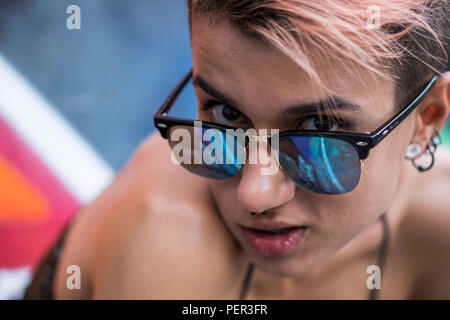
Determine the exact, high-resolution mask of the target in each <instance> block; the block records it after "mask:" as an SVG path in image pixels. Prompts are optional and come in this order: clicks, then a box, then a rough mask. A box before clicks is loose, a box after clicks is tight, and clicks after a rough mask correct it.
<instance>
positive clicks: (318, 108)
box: [279, 96, 363, 117]
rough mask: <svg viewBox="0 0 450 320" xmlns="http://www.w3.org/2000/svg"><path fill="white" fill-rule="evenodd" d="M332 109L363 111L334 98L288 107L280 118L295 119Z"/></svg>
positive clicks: (358, 107)
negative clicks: (295, 117)
mask: <svg viewBox="0 0 450 320" xmlns="http://www.w3.org/2000/svg"><path fill="white" fill-rule="evenodd" d="M330 109H331V111H333V110H339V111H340V110H343V111H344V110H346V111H361V110H362V109H363V107H362V106H360V105H359V104H357V103H354V102H352V101H349V100H347V99H344V98H342V97H337V96H332V97H328V98H326V99H325V100H319V101H315V102H310V103H305V104H299V105H295V106H291V107H288V108H286V109H284V110H282V111H281V112H280V113H279V115H280V117H293V116H301V115H307V114H311V113H315V112H324V111H327V110H330Z"/></svg>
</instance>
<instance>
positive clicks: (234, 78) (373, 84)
mask: <svg viewBox="0 0 450 320" xmlns="http://www.w3.org/2000/svg"><path fill="white" fill-rule="evenodd" d="M191 39H192V53H193V70H194V75H201V77H202V78H203V79H205V80H206V81H207V82H208V83H210V84H212V85H213V86H214V87H215V88H220V91H222V92H226V93H227V94H228V95H230V94H232V95H233V97H234V98H235V99H236V100H239V101H242V106H240V107H244V108H245V107H248V103H250V102H251V105H252V109H253V110H256V111H261V112H262V111H264V112H265V114H267V115H270V113H271V111H274V110H268V109H267V108H268V107H269V106H275V105H277V106H283V105H286V106H287V105H291V104H292V103H294V102H295V103H298V102H299V101H300V100H301V101H302V102H304V103H310V102H314V101H317V100H318V99H323V98H325V96H323V95H324V93H320V92H319V91H318V90H317V85H316V84H315V82H314V81H312V80H311V79H310V78H309V77H308V75H307V74H306V72H304V71H303V70H302V69H301V68H300V67H299V66H298V65H297V64H295V62H294V61H292V60H291V59H290V58H288V57H287V56H286V55H284V54H283V53H282V52H280V51H279V50H276V49H274V48H272V47H270V46H269V45H267V44H266V43H264V42H263V41H262V40H260V39H258V38H253V37H249V36H248V35H245V34H243V33H242V32H240V30H239V29H238V28H236V27H235V26H232V25H230V24H229V23H228V22H227V21H226V20H220V21H215V22H214V24H211V23H210V22H209V21H208V20H206V19H204V18H196V19H193V21H192V33H191ZM313 63H314V64H315V66H316V67H315V70H316V71H317V72H318V73H319V75H320V77H321V79H322V81H324V84H325V85H326V86H327V87H330V88H332V90H333V91H334V92H335V93H337V94H338V95H339V96H341V97H342V98H345V99H347V100H350V101H353V102H355V103H358V104H360V105H362V106H365V107H366V109H367V111H370V113H371V114H372V117H373V119H376V116H377V115H378V116H379V118H380V119H385V118H386V116H387V115H389V114H391V112H392V109H391V108H390V107H393V106H392V105H393V98H394V96H393V94H394V93H393V91H394V90H393V89H394V87H393V84H392V83H391V82H389V81H387V80H383V79H381V78H379V77H377V76H374V75H373V74H371V73H369V72H367V71H364V70H362V69H356V68H355V69H354V70H349V69H346V67H344V66H342V65H341V64H339V63H338V62H337V61H333V60H332V59H329V60H320V59H315V60H313ZM355 70H356V71H357V72H355ZM355 75H357V76H355ZM272 109H273V108H272Z"/></svg>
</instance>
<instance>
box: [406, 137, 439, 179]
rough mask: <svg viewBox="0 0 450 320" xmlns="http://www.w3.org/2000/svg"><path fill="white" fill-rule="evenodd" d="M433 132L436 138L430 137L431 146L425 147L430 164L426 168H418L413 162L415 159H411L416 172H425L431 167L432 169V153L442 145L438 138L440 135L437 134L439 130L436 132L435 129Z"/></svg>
mask: <svg viewBox="0 0 450 320" xmlns="http://www.w3.org/2000/svg"><path fill="white" fill-rule="evenodd" d="M435 132H436V136H434V137H431V144H432V146H430V145H427V147H426V151H427V153H428V154H429V155H430V156H431V162H430V164H429V165H428V167H424V166H418V165H417V164H416V162H415V159H412V163H413V165H414V167H415V168H416V169H417V170H419V171H420V172H423V171H427V170H429V169H431V167H432V166H433V164H434V152H435V151H436V149H437V146H438V145H440V144H441V143H442V141H441V136H440V134H439V130H438V129H435Z"/></svg>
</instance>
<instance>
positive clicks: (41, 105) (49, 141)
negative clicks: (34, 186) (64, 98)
mask: <svg viewBox="0 0 450 320" xmlns="http://www.w3.org/2000/svg"><path fill="white" fill-rule="evenodd" d="M0 114H1V115H2V117H4V118H5V120H7V121H8V122H9V123H10V124H11V125H12V126H13V127H14V128H15V130H16V131H17V132H18V133H19V134H20V135H21V137H22V138H23V139H24V140H25V141H26V142H27V143H28V144H29V145H30V146H31V147H32V148H33V149H34V151H35V152H36V153H37V154H38V155H39V156H40V157H41V159H42V160H43V161H44V162H45V163H46V164H47V166H48V167H49V168H50V169H51V170H52V171H53V173H54V174H55V175H56V176H57V177H58V178H59V179H60V180H61V181H62V183H63V184H65V185H66V187H67V188H68V189H69V190H70V191H71V192H72V193H73V194H74V195H75V196H76V197H77V198H78V199H79V201H81V202H82V203H89V202H91V201H92V200H94V199H95V198H96V197H97V196H98V195H99V194H100V193H101V192H102V191H103V190H104V189H105V188H106V187H107V186H108V184H109V183H110V182H111V181H112V179H113V177H114V171H113V170H112V169H111V168H110V167H109V166H108V164H107V163H106V162H104V161H103V160H102V159H101V157H100V156H99V155H98V154H97V153H96V152H95V150H94V149H93V148H92V147H91V146H90V145H89V144H88V143H87V142H86V141H85V140H84V139H83V138H82V137H81V136H80V135H79V134H78V133H77V132H76V131H75V129H73V127H72V126H71V125H70V124H69V123H68V122H67V121H66V120H65V119H64V118H63V117H62V116H61V115H60V114H59V113H58V112H57V111H56V110H55V109H54V108H53V107H52V106H51V105H50V104H49V103H48V102H47V101H46V100H45V99H44V98H43V97H42V96H41V95H40V94H39V93H38V92H37V91H36V90H35V89H34V88H33V87H32V86H31V85H30V83H28V82H27V81H26V80H25V78H24V77H22V76H21V75H20V74H19V73H18V72H17V71H16V70H15V69H14V67H13V66H12V65H10V64H9V63H8V62H7V61H6V59H5V58H4V57H3V56H2V55H1V54H0Z"/></svg>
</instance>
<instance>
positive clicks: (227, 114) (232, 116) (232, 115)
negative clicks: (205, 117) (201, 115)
mask: <svg viewBox="0 0 450 320" xmlns="http://www.w3.org/2000/svg"><path fill="white" fill-rule="evenodd" d="M210 110H211V111H210V112H211V117H212V120H213V121H215V122H219V123H223V124H230V125H232V124H236V123H239V122H242V121H244V120H245V117H244V115H243V114H242V113H240V112H239V111H237V110H236V109H234V108H232V107H230V106H227V105H226V104H216V105H214V106H212V107H211V109H210Z"/></svg>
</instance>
